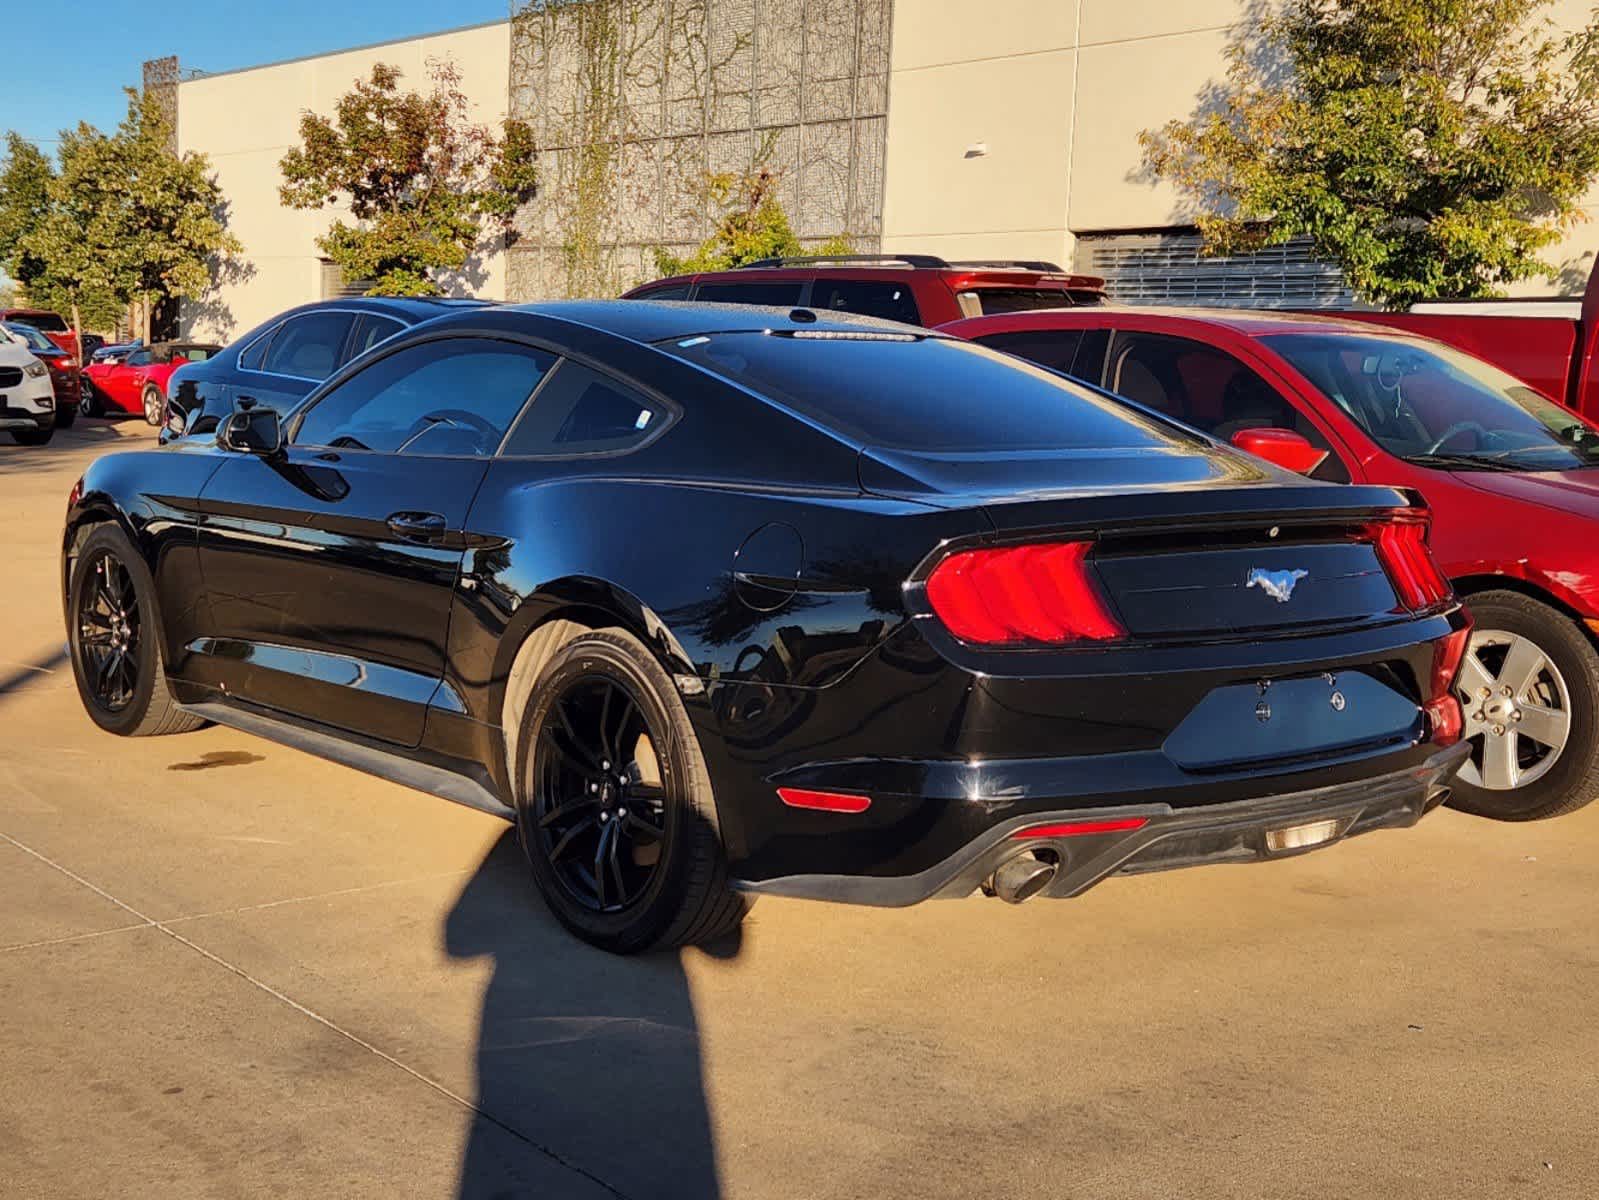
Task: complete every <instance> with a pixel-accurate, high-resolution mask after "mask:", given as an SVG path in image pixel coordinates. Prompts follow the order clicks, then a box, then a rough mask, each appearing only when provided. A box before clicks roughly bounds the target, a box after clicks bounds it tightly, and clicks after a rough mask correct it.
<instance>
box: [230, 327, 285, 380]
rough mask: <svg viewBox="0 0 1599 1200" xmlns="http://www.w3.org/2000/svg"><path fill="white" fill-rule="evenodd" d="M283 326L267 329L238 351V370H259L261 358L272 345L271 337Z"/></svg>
mask: <svg viewBox="0 0 1599 1200" xmlns="http://www.w3.org/2000/svg"><path fill="white" fill-rule="evenodd" d="M282 328H283V326H281V325H276V326H273V327H272V328H271V329H269V330H267V331H266V332H265V333H263V334H262V335H261V336H260V337H258V338H256V339H255V341H253V342H251V343H250V344H249V345H248V346H246V347H245V348H244V349H243V350H242V351H240V352H239V370H241V371H259V370H260V369H261V360H262V359H264V358H265V357H266V352H267V351H268V350H269V349H271V347H272V339H273V337H274V336H275V335H276V334H277V332H278V330H280V329H282Z"/></svg>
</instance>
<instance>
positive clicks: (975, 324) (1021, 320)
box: [939, 304, 1384, 338]
mask: <svg viewBox="0 0 1599 1200" xmlns="http://www.w3.org/2000/svg"><path fill="white" fill-rule="evenodd" d="M1118 315H1122V316H1126V315H1132V316H1136V317H1137V319H1138V320H1139V321H1142V322H1153V323H1156V324H1159V323H1163V322H1170V323H1171V324H1173V325H1183V326H1187V327H1189V328H1192V327H1194V326H1204V327H1208V328H1211V329H1225V330H1229V331H1231V332H1233V333H1236V334H1239V335H1240V336H1243V337H1249V338H1258V337H1267V336H1269V335H1272V334H1280V333H1359V334H1363V335H1366V336H1370V335H1371V334H1372V333H1373V332H1377V333H1382V332H1384V330H1383V328H1382V327H1381V326H1374V325H1369V324H1367V323H1366V322H1364V321H1350V320H1345V319H1344V318H1342V317H1339V316H1336V315H1327V316H1323V315H1321V314H1319V313H1305V312H1280V311H1277V310H1273V309H1248V308H1166V307H1161V308H1134V307H1123V306H1120V305H1108V304H1107V305H1096V306H1093V307H1080V308H1045V309H1034V310H1032V311H1030V312H1019V313H996V314H994V315H993V316H986V317H966V318H963V319H961V320H959V321H951V322H949V323H947V324H945V325H941V326H939V328H940V330H941V331H942V332H945V333H951V334H956V335H958V336H961V337H971V336H973V335H975V334H979V333H982V332H983V331H985V330H991V331H992V330H998V329H1000V328H1004V329H1007V330H1012V331H1017V330H1023V329H1055V328H1060V329H1068V328H1074V327H1076V326H1078V325H1091V326H1099V325H1109V324H1114V323H1115V318H1116V317H1117V316H1118Z"/></svg>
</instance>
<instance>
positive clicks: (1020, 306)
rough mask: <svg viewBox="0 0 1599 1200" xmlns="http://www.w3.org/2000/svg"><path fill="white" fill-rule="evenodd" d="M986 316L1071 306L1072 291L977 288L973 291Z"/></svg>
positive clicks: (1057, 289)
mask: <svg viewBox="0 0 1599 1200" xmlns="http://www.w3.org/2000/svg"><path fill="white" fill-rule="evenodd" d="M971 294H972V295H975V296H976V297H977V303H978V305H979V307H981V308H982V310H983V315H984V316H985V317H987V316H992V315H993V314H994V313H1012V312H1031V311H1033V310H1034V309H1037V308H1070V307H1071V306H1072V297H1071V293H1070V292H1067V291H1063V290H1061V289H1059V288H1007V287H985V288H977V289H975V290H974V291H973V292H972V293H971Z"/></svg>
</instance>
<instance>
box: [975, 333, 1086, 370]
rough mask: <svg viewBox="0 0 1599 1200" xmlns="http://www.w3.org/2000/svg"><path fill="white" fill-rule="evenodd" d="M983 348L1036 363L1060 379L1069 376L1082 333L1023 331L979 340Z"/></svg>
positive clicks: (998, 334) (993, 335) (999, 334)
mask: <svg viewBox="0 0 1599 1200" xmlns="http://www.w3.org/2000/svg"><path fill="white" fill-rule="evenodd" d="M977 341H978V342H979V343H980V344H981V345H984V346H992V347H993V348H994V349H995V350H1003V351H1004V352H1005V353H1006V354H1014V355H1016V356H1017V357H1018V358H1025V359H1027V361H1028V362H1035V363H1037V364H1038V365H1039V366H1041V367H1048V368H1049V369H1050V370H1051V371H1059V372H1060V373H1061V374H1063V375H1070V374H1071V373H1072V360H1073V359H1075V358H1076V357H1077V347H1078V346H1079V345H1081V344H1082V341H1083V331H1082V330H1081V329H1023V330H1018V331H1017V332H1015V333H995V334H991V335H989V336H988V337H983V338H978V339H977Z"/></svg>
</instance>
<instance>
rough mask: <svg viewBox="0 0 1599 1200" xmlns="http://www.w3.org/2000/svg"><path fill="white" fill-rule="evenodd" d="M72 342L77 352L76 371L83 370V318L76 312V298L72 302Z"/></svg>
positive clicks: (75, 355)
mask: <svg viewBox="0 0 1599 1200" xmlns="http://www.w3.org/2000/svg"><path fill="white" fill-rule="evenodd" d="M72 340H73V342H74V343H76V346H77V350H76V352H75V353H74V357H75V358H76V359H77V360H78V370H80V371H81V370H83V367H84V362H83V318H82V316H81V315H80V314H79V312H78V300H77V297H75V296H74V297H73V300H72Z"/></svg>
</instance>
